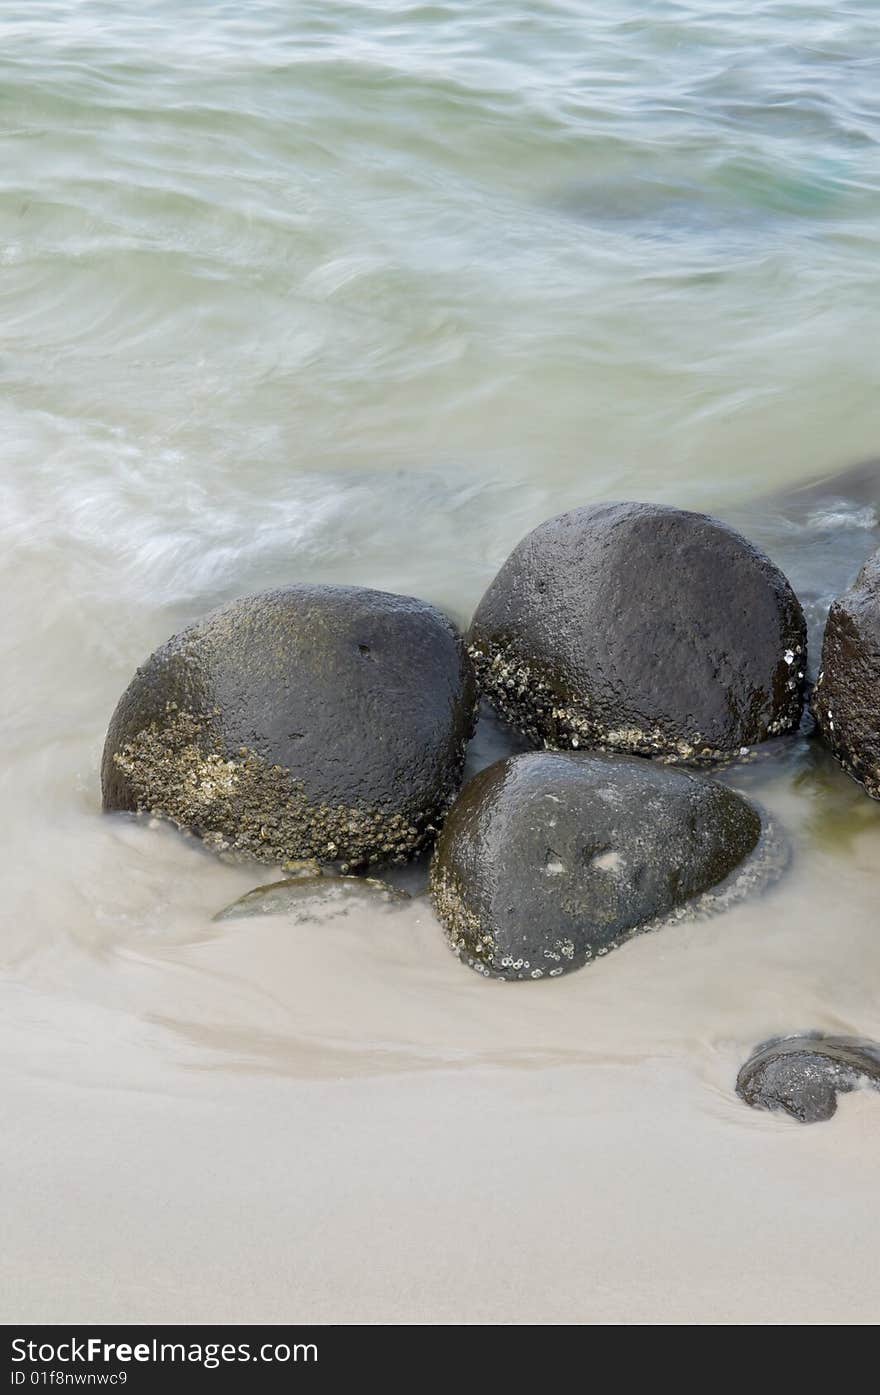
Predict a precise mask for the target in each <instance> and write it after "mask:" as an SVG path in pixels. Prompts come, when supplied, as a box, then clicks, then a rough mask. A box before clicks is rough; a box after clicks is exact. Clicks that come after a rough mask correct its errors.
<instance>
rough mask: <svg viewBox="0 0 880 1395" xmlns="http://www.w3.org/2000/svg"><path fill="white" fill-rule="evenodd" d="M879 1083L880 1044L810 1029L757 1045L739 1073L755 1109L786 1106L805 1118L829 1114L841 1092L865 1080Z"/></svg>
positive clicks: (739, 1085) (741, 1091)
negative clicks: (834, 1035) (797, 1034)
mask: <svg viewBox="0 0 880 1395" xmlns="http://www.w3.org/2000/svg"><path fill="white" fill-rule="evenodd" d="M863 1085H867V1086H873V1088H874V1089H880V1046H878V1045H877V1043H876V1042H873V1041H865V1040H861V1039H859V1038H857V1037H832V1036H824V1035H823V1033H821V1032H805V1033H803V1034H801V1035H799V1036H793V1037H778V1038H776V1039H775V1040H774V1041H768V1042H765V1043H764V1045H763V1046H759V1047H758V1048H757V1050H755V1051H754V1052H753V1053H752V1055H751V1056H750V1057H749V1059H748V1060H747V1061H746V1063H745V1065H744V1066H743V1067H742V1069H741V1070H740V1073H739V1075H738V1076H737V1079H736V1093H737V1094H738V1095H739V1097H740V1099H743V1100H745V1102H746V1104H750V1105H751V1106H752V1108H753V1109H781V1110H784V1112H785V1113H786V1114H790V1115H791V1117H792V1118H793V1119H797V1120H799V1121H800V1123H802V1124H816V1123H819V1122H821V1121H822V1120H825V1119H830V1118H831V1117H832V1115H833V1114H834V1113H835V1111H836V1109H837V1096H838V1095H839V1094H848V1093H849V1091H850V1090H857V1089H859V1088H860V1087H861V1086H863Z"/></svg>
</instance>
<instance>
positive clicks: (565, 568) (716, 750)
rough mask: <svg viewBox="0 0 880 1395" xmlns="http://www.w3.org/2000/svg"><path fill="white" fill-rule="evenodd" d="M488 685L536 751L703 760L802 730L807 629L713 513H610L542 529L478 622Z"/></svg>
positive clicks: (772, 579) (598, 510) (477, 655)
mask: <svg viewBox="0 0 880 1395" xmlns="http://www.w3.org/2000/svg"><path fill="white" fill-rule="evenodd" d="M468 647H469V652H470V654H471V657H472V658H473V660H474V663H475V666H476V669H477V677H478V681H479V683H480V686H481V688H482V690H483V691H484V692H485V694H486V696H487V697H488V698H489V700H490V701H491V702H492V703H493V705H494V706H495V707H496V708H497V709H498V710H499V711H500V712H501V713H502V714H503V715H504V716H505V717H506V718H507V719H508V720H509V721H510V722H512V723H513V725H514V726H516V727H517V728H518V729H519V730H520V731H522V732H523V733H524V734H525V735H526V736H527V737H528V738H529V739H530V740H531V741H532V742H533V744H534V745H536V746H541V745H543V746H547V747H549V748H552V749H565V748H577V747H607V748H611V749H615V750H620V751H628V752H632V753H636V754H639V755H647V756H660V757H665V758H668V759H672V760H677V761H686V762H694V763H698V762H701V761H711V760H719V759H725V758H729V757H731V756H734V755H737V754H739V753H740V752H741V751H742V748H743V747H748V746H751V745H752V744H753V743H755V742H759V741H764V740H765V739H766V738H767V737H770V736H775V735H777V734H778V733H781V732H786V731H790V730H791V729H793V728H794V727H796V726H797V725H798V723H799V721H800V717H801V711H802V707H803V679H804V671H805V662H806V627H805V624H804V616H803V612H802V610H801V607H800V605H799V603H798V600H797V597H796V596H795V594H794V592H793V591H792V589H791V586H790V585H789V583H788V581H787V580H786V579H785V577H784V576H783V575H782V573H781V572H780V571H779V569H778V568H777V567H776V566H774V565H773V563H772V562H771V561H770V560H769V559H768V558H767V557H765V556H764V554H763V553H762V552H759V551H758V549H757V548H755V547H753V546H752V544H751V543H749V542H747V541H746V539H745V538H744V537H742V536H741V535H740V534H739V533H737V532H736V531H735V530H734V529H732V528H729V527H727V525H725V524H723V523H719V522H718V521H717V520H716V519H713V518H709V517H707V516H706V515H704V514H697V513H685V512H683V511H682V510H681V509H673V508H664V507H660V506H658V505H655V504H632V503H624V504H599V505H597V506H595V507H592V508H584V509H575V510H573V511H572V512H571V513H565V514H562V515H560V516H559V517H558V518H553V519H550V520H549V521H548V522H546V523H542V524H541V525H540V527H538V528H536V529H535V530H534V531H533V532H531V533H529V534H528V535H527V537H525V538H524V539H523V540H522V542H520V543H519V545H518V546H517V547H516V548H515V549H514V551H513V552H512V553H511V555H510V557H509V558H508V560H507V561H506V562H505V564H504V566H503V567H502V568H501V571H500V572H499V573H498V575H497V577H496V578H495V580H494V581H493V582H492V584H491V586H490V587H489V589H488V591H487V592H486V594H485V596H484V597H483V599H482V601H481V602H480V605H479V607H478V608H477V611H476V614H475V616H474V619H473V624H472V626H471V630H470V633H469V636H468Z"/></svg>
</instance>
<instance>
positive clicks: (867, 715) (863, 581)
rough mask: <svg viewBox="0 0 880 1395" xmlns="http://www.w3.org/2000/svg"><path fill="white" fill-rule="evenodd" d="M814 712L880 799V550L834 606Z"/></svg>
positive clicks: (839, 753)
mask: <svg viewBox="0 0 880 1395" xmlns="http://www.w3.org/2000/svg"><path fill="white" fill-rule="evenodd" d="M812 710H813V716H814V717H815V718H816V722H817V724H818V726H819V730H820V732H821V733H822V736H823V737H824V739H825V741H827V743H828V745H829V746H830V747H831V749H832V751H833V752H834V754H835V756H836V757H837V759H838V760H839V761H840V764H841V765H842V766H843V768H844V770H846V771H848V772H849V774H850V775H852V776H853V778H854V779H856V780H858V781H859V782H860V783H861V784H862V785H864V787H865V790H866V791H867V793H868V794H869V795H870V796H871V798H872V799H880V552H875V553H874V555H873V556H872V557H869V558H868V561H867V562H866V563H865V565H864V566H863V567H862V570H861V571H860V572H859V574H858V576H857V577H856V580H855V582H854V584H853V585H852V586H851V587H850V589H849V590H848V591H845V592H844V594H843V595H842V596H838V598H837V600H836V601H835V602H834V603H833V605H832V606H831V610H830V611H829V613H828V621H827V623H826V625H825V637H824V640H823V642H822V667H821V670H820V672H819V677H818V679H817V680H816V686H815V687H814V689H813V695H812Z"/></svg>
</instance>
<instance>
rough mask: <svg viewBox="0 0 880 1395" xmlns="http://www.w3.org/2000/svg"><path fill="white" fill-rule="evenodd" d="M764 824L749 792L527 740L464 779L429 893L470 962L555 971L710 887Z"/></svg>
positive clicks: (498, 969) (535, 972)
mask: <svg viewBox="0 0 880 1395" xmlns="http://www.w3.org/2000/svg"><path fill="white" fill-rule="evenodd" d="M760 836H761V818H760V815H759V814H758V812H757V811H756V810H755V808H754V807H753V806H752V805H751V804H750V803H749V802H748V801H747V800H745V799H744V798H743V797H742V796H741V795H738V794H736V793H735V792H734V791H732V790H730V789H728V788H727V787H726V786H724V785H722V784H720V783H718V782H717V781H714V780H711V779H708V778H707V777H705V776H703V775H699V774H697V773H695V772H693V771H686V770H675V769H672V768H670V767H668V766H663V765H659V766H658V765H655V764H653V763H652V762H649V761H645V760H641V759H639V758H637V757H629V756H612V755H607V754H599V753H571V752H550V751H546V752H529V753H528V754H525V755H518V756H513V757H510V758H509V759H506V760H502V761H498V762H497V763H496V764H494V765H492V766H489V767H488V768H487V769H486V770H484V771H482V772H481V773H480V774H479V775H477V776H476V778H475V779H473V780H471V782H470V783H469V784H468V785H467V786H466V787H465V789H464V790H463V791H462V793H461V795H460V796H459V798H458V800H457V801H456V802H455V804H454V805H453V807H452V809H451V810H450V813H449V816H448V818H447V820H446V823H445V825H444V828H443V831H442V833H441V835H440V838H439V840H438V843H437V848H436V850H435V853H434V858H433V861H432V864H431V872H430V893H431V899H432V902H433V904H434V907H435V910H436V912H437V914H438V916H439V918H440V920H441V922H442V923H443V925H444V927H445V929H446V933H447V936H448V938H449V942H450V945H451V947H452V948H453V949H454V950H455V951H456V952H457V953H458V954H459V956H460V957H461V958H462V960H463V961H464V962H465V963H467V964H469V965H470V966H471V967H472V968H474V969H477V970H478V971H479V972H481V973H483V974H486V975H491V976H493V977H498V978H507V979H538V978H543V977H544V976H549V977H556V976H557V975H559V974H561V973H564V972H566V971H568V970H570V969H576V968H579V967H581V966H582V965H583V964H586V963H588V962H590V961H591V960H592V959H594V958H596V957H599V956H602V955H604V954H605V953H607V951H608V950H610V949H613V948H615V947H616V946H617V945H618V944H620V943H621V942H622V941H623V940H624V939H627V938H628V937H629V936H630V935H631V934H633V933H634V932H635V931H636V930H638V929H640V928H648V927H649V926H651V925H654V924H657V923H658V922H659V921H662V919H663V918H664V917H669V916H671V915H674V914H675V913H676V912H677V911H678V909H679V908H681V907H683V906H684V905H685V904H686V903H689V902H691V903H693V902H694V898H699V897H700V896H701V895H702V894H703V893H706V892H708V891H709V889H710V888H713V887H716V886H718V884H719V883H721V882H723V881H724V880H725V879H726V878H728V877H729V876H730V874H731V873H732V872H733V871H734V869H736V868H737V867H738V866H739V865H740V863H741V862H742V861H743V859H744V858H746V857H747V856H748V854H749V853H751V852H752V851H753V849H755V848H756V845H757V844H758V842H759V839H760Z"/></svg>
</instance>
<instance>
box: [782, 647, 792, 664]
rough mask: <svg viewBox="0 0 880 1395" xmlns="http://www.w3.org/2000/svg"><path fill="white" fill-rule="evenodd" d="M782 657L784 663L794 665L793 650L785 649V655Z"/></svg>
mask: <svg viewBox="0 0 880 1395" xmlns="http://www.w3.org/2000/svg"><path fill="white" fill-rule="evenodd" d="M782 657H783V659H784V660H785V662H786V663H787V664H793V663H794V650H793V649H786V651H785V653H784V654H783V656H782Z"/></svg>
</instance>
